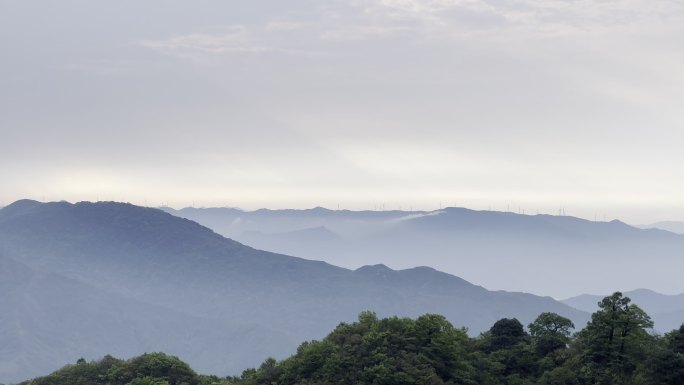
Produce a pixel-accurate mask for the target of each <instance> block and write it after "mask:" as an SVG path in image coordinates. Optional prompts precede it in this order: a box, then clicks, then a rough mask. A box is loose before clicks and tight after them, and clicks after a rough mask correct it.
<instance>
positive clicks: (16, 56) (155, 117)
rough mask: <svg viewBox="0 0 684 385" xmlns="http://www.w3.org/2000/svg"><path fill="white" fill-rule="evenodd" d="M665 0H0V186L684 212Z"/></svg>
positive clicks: (72, 196) (532, 209)
mask: <svg viewBox="0 0 684 385" xmlns="http://www.w3.org/2000/svg"><path fill="white" fill-rule="evenodd" d="M683 47H684V3H682V2H681V0H601V1H592V0H422V1H421V0H330V1H321V0H290V1H281V0H269V1H262V0H231V1H204V0H196V1H187V0H146V1H140V0H118V1H107V2H94V1H92V0H63V1H59V2H58V1H47V0H46V1H32V0H16V1H15V0H0V55H2V57H1V59H2V60H0V180H1V181H2V189H0V205H3V204H9V203H11V202H13V201H14V200H17V199H21V198H31V199H37V200H43V201H46V200H69V201H80V200H117V201H129V202H133V203H137V204H144V205H161V204H167V205H170V206H173V207H183V206H190V205H194V206H237V207H242V208H245V209H256V208H259V207H269V208H286V207H289V208H307V207H314V206H324V207H328V208H337V207H338V205H339V207H341V208H346V209H373V208H374V207H379V206H380V207H382V206H381V205H384V207H385V208H387V209H390V208H392V209H398V208H401V209H414V210H416V209H421V210H431V209H437V208H439V206H463V207H469V208H474V209H494V210H505V209H510V210H511V211H518V210H521V211H522V210H524V211H525V212H526V213H537V212H541V213H557V212H558V210H559V209H560V208H563V209H564V210H565V213H566V214H568V215H575V216H579V217H584V218H591V219H593V218H595V217H597V218H599V219H603V218H606V219H613V218H620V219H622V220H624V221H627V222H630V223H635V224H637V223H651V222H655V221H659V220H684V201H683V200H682V197H683V196H684V168H683V167H682V165H683V164H684V151H682V148H684V108H682V105H681V103H682V100H684V48H683Z"/></svg>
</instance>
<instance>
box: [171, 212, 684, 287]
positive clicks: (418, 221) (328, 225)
mask: <svg viewBox="0 0 684 385" xmlns="http://www.w3.org/2000/svg"><path fill="white" fill-rule="evenodd" d="M164 210H166V211H168V212H171V213H173V214H174V215H178V216H181V217H184V218H189V219H192V220H194V221H197V222H198V223H201V224H203V225H205V226H208V227H210V228H212V229H214V230H215V231H217V232H219V233H221V234H224V235H226V236H230V237H231V238H233V239H236V240H238V241H240V242H243V243H245V244H247V245H250V246H253V247H256V248H261V249H265V250H271V251H275V252H280V253H285V254H290V255H297V256H301V257H307V258H315V259H323V260H325V261H326V262H329V263H332V264H334V265H338V266H344V267H348V268H357V267H359V266H361V265H364V264H366V263H367V262H365V261H368V260H373V261H376V263H383V264H385V265H387V266H391V267H393V268H407V267H411V266H414V265H415V261H416V260H417V258H419V259H420V261H421V264H425V265H428V266H431V267H433V268H436V269H438V270H440V271H444V272H447V273H451V274H454V275H457V276H459V277H462V278H464V279H467V280H469V281H471V282H477V283H478V284H481V285H484V286H485V287H488V288H506V289H508V290H510V289H511V288H514V289H515V290H520V291H525V292H531V293H538V294H542V295H551V296H554V297H556V298H567V297H570V296H573V295H577V294H578V293H577V282H578V280H581V282H582V290H583V291H587V292H598V293H601V292H610V291H612V290H614V288H616V287H620V288H625V289H633V288H637V287H648V288H650V289H654V290H658V291H663V292H680V291H682V290H683V289H682V286H681V283H680V281H681V280H680V277H679V276H680V274H679V271H680V270H684V261H682V259H681V258H680V256H681V255H682V250H684V235H679V234H674V233H671V232H667V231H663V230H658V229H638V228H635V227H632V226H629V225H627V224H625V223H623V222H620V221H617V220H614V221H610V222H604V221H598V222H595V221H588V220H584V219H579V218H574V217H571V216H552V215H522V214H516V213H512V212H495V211H474V210H468V209H463V208H445V209H442V210H435V211H429V212H423V211H420V212H419V211H347V210H337V211H336V210H326V209H323V208H316V209H310V210H257V211H242V210H238V209H230V208H206V209H200V208H185V209H182V210H173V209H169V208H164ZM321 226H324V227H325V229H326V231H325V232H322V231H318V232H316V231H313V230H311V229H316V228H319V227H321ZM302 233H306V234H307V236H308V237H307V242H299V241H298V240H299V239H301V236H302ZM316 233H320V234H321V236H320V237H318V238H316V237H315V234H316ZM331 234H333V235H331ZM663 266H668V268H666V269H663ZM511 272H515V274H512V273H511ZM607 272H610V273H609V274H608V273H607Z"/></svg>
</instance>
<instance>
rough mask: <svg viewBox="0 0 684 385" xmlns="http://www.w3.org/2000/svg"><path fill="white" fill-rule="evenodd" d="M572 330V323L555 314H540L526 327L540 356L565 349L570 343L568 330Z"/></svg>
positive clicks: (573, 325) (573, 326)
mask: <svg viewBox="0 0 684 385" xmlns="http://www.w3.org/2000/svg"><path fill="white" fill-rule="evenodd" d="M574 328H575V324H573V323H572V321H570V320H569V319H567V318H565V317H563V316H561V315H558V314H556V313H542V314H540V315H539V317H537V319H536V320H534V322H532V323H531V324H530V325H529V326H528V329H529V330H530V335H532V338H533V340H534V345H535V350H536V352H537V354H538V355H540V356H546V355H547V354H549V353H552V352H554V351H556V350H558V349H563V348H565V347H566V346H567V345H568V344H569V343H570V330H571V329H574Z"/></svg>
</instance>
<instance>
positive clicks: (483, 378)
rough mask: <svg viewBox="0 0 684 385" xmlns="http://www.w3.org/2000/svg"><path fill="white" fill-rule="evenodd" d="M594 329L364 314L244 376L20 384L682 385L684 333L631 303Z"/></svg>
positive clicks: (563, 322) (129, 371) (102, 375)
mask: <svg viewBox="0 0 684 385" xmlns="http://www.w3.org/2000/svg"><path fill="white" fill-rule="evenodd" d="M598 305H599V306H598V310H597V311H596V312H595V313H593V314H592V316H591V321H590V322H589V323H587V325H586V327H584V328H582V329H581V330H579V331H578V332H577V333H573V332H574V331H575V325H574V324H573V322H572V321H571V320H569V319H567V318H565V317H562V316H560V315H558V314H555V313H548V312H547V313H542V314H540V315H539V316H538V317H536V319H535V320H534V321H533V322H531V323H530V324H529V325H527V326H526V327H525V326H524V325H523V324H522V323H521V322H520V321H518V320H517V319H515V318H512V319H511V318H503V319H500V320H498V321H496V322H495V323H494V324H493V325H492V326H491V327H490V328H489V330H487V331H486V332H485V333H482V334H481V335H479V336H477V337H474V338H472V337H469V336H468V335H467V333H466V332H465V330H463V329H459V328H456V327H454V326H453V325H452V324H451V323H450V322H449V321H448V320H447V319H446V318H445V317H443V316H441V315H437V314H425V315H421V316H420V317H417V318H416V319H411V318H400V317H389V318H383V319H379V318H378V317H377V316H376V314H375V313H372V312H363V313H361V314H360V315H359V317H358V321H356V322H353V323H342V324H340V325H339V326H337V327H336V328H335V329H334V330H333V331H332V332H331V333H330V334H328V335H327V336H326V337H325V338H323V339H322V340H320V341H309V342H305V343H303V344H301V345H300V346H299V348H298V349H297V352H296V354H294V355H292V356H291V357H289V358H287V359H285V360H282V361H277V360H275V359H272V358H269V359H266V360H265V361H264V362H263V363H262V364H261V365H260V366H259V367H258V368H257V369H248V370H245V371H244V372H243V373H242V375H241V376H239V377H238V376H230V377H224V378H219V377H215V376H202V375H197V374H196V373H195V372H194V371H193V370H192V369H190V367H189V366H188V365H187V364H185V363H184V362H182V361H180V360H179V359H178V358H176V357H172V356H167V355H165V354H163V353H153V354H145V355H143V356H140V357H135V358H133V359H130V360H127V361H122V360H118V359H115V358H112V357H111V356H106V357H104V358H103V359H101V360H99V361H93V362H90V363H88V362H86V361H85V360H82V359H81V360H78V362H77V363H76V364H72V365H68V366H66V367H64V368H63V369H61V370H58V371H56V372H54V373H52V374H50V375H48V376H45V377H39V378H36V379H34V380H30V381H26V382H24V383H22V385H79V384H83V385H182V384H185V385H209V384H212V385H309V384H311V385H313V384H316V385H328V384H330V385H332V384H387V385H447V384H453V385H456V384H461V385H563V384H566V385H616V384H620V385H637V384H638V385H665V384H666V385H681V384H684V325H681V327H679V328H678V329H676V330H673V331H671V332H669V333H667V334H665V335H664V336H659V335H653V334H650V333H649V328H650V327H651V326H652V322H651V320H650V318H649V316H648V314H646V313H645V312H644V311H643V310H642V309H641V308H639V307H638V306H637V305H635V304H633V303H631V300H630V298H628V297H625V296H623V295H622V294H621V293H619V292H616V293H614V294H613V295H610V296H607V297H605V298H603V299H602V300H601V301H600V303H599V304H598Z"/></svg>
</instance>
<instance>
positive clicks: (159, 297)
mask: <svg viewBox="0 0 684 385" xmlns="http://www.w3.org/2000/svg"><path fill="white" fill-rule="evenodd" d="M0 254H1V255H2V256H3V258H4V260H5V261H8V262H7V263H6V265H7V266H10V267H7V268H5V267H4V266H5V264H3V272H5V273H4V275H3V279H2V281H0V282H3V283H2V284H3V285H5V284H6V285H13V286H12V288H10V289H8V292H10V291H11V292H13V293H16V294H15V295H13V296H3V300H8V301H14V302H11V303H8V304H7V305H6V306H8V307H10V308H12V309H14V312H15V313H16V314H15V315H14V316H12V317H9V316H7V315H3V317H2V318H0V331H1V332H0V333H1V334H0V335H3V336H5V338H9V337H8V336H15V335H29V336H30V335H34V336H36V337H35V338H32V339H30V340H29V341H37V342H35V343H16V344H15V345H14V347H13V348H11V349H10V348H8V349H3V350H1V352H2V356H0V362H15V361H16V360H14V358H12V357H14V356H18V357H26V360H24V361H19V362H18V363H16V364H12V365H10V366H3V368H4V369H3V371H2V372H0V382H2V381H8V380H11V379H15V378H18V377H23V378H26V377H29V376H30V374H31V373H34V370H37V369H40V370H41V371H44V370H45V367H47V366H49V365H53V366H54V367H57V366H59V365H62V364H63V363H64V358H65V357H72V358H73V357H75V356H76V355H79V356H81V355H82V356H87V357H86V358H87V359H92V358H97V356H98V354H104V353H105V352H107V353H117V354H120V355H131V354H133V353H142V352H144V351H158V350H164V351H168V352H170V353H173V354H176V355H179V356H180V357H182V358H184V359H186V360H188V361H189V362H190V363H191V364H192V365H193V366H194V367H197V368H198V369H200V370H202V371H208V372H212V373H219V374H221V373H223V374H236V373H238V372H239V371H240V370H242V369H244V368H245V367H247V366H255V365H257V364H259V363H260V362H261V361H263V359H264V358H265V356H264V354H265V352H267V351H268V352H270V354H274V355H280V357H283V356H285V355H286V354H288V353H291V352H293V351H294V349H295V348H296V343H297V342H298V341H302V340H310V339H315V338H321V337H322V336H324V335H325V333H326V332H327V331H328V330H330V329H331V328H333V327H334V326H336V325H337V324H338V323H339V322H340V321H351V320H354V319H355V318H356V316H357V315H358V314H359V313H360V312H362V311H364V310H374V311H376V312H377V313H378V315H379V316H388V315H399V316H418V315H421V314H424V313H428V312H432V313H441V314H444V315H445V316H446V317H447V318H448V319H449V320H450V321H451V322H453V323H454V325H456V326H459V327H460V326H465V327H468V328H469V330H470V333H471V334H477V333H479V332H481V331H483V330H486V329H488V328H489V327H490V326H491V325H492V324H493V323H494V322H495V321H496V320H498V319H500V318H503V317H516V318H518V319H520V320H521V322H523V323H528V322H530V321H532V320H533V319H534V318H535V317H536V316H537V315H538V314H540V313H541V312H544V311H553V312H557V313H559V314H562V315H564V316H566V317H569V318H571V319H573V320H574V321H575V323H576V325H578V326H579V325H583V324H584V322H585V321H586V320H587V319H588V314H587V313H584V312H582V311H579V310H576V309H573V308H572V307H570V306H567V305H565V304H561V303H559V302H557V301H555V300H553V299H552V298H550V297H539V296H534V295H531V294H525V293H509V292H500V291H499V292H492V291H488V290H486V289H484V288H482V287H480V286H476V285H473V284H471V283H469V282H467V281H465V280H463V279H461V278H458V277H456V276H453V275H450V274H446V273H442V272H439V271H436V270H434V269H432V268H428V267H417V268H411V269H405V270H399V271H397V270H392V269H390V268H388V267H386V266H384V265H372V266H365V267H362V268H359V269H356V270H349V269H345V268H340V267H336V266H333V265H330V264H327V263H324V262H320V261H312V260H306V259H301V258H296V257H291V256H285V255H280V254H275V253H271V252H266V251H260V250H256V249H253V248H251V247H248V246H245V245H242V244H240V243H238V242H236V241H233V240H230V239H227V238H224V237H223V236H221V235H218V234H216V233H215V232H213V231H212V230H210V229H208V228H206V227H203V226H201V225H199V224H197V223H195V222H192V221H190V220H187V219H182V218H179V217H176V216H172V215H170V214H168V213H165V212H163V211H161V210H157V209H151V208H142V207H137V206H133V205H130V204H122V203H114V202H99V203H89V202H81V203H77V204H70V203H67V202H55V203H39V202H34V201H19V202H16V203H14V204H12V205H9V206H7V207H5V208H3V209H2V210H0ZM14 270H18V271H24V273H22V274H25V275H26V277H36V278H35V279H34V278H31V279H29V278H22V279H16V277H21V275H20V274H18V273H14V272H13V271H14ZM37 272H38V273H37ZM41 277H52V278H50V279H49V280H48V281H43V280H42V279H43V278H41ZM34 281H35V282H42V283H41V285H38V286H36V285H33V284H30V285H25V283H26V282H34ZM37 288H40V289H41V290H42V291H40V293H44V295H43V294H40V295H38V294H35V297H37V298H43V299H42V300H41V301H37V302H36V301H34V300H33V299H31V298H33V296H34V295H33V294H31V295H29V296H27V294H26V290H29V289H30V290H37ZM84 296H85V298H84ZM33 303H36V306H34V307H30V306H29V305H31V304H33ZM12 304H14V305H12ZM16 304H22V306H16ZM81 305H82V306H81ZM41 309H49V311H47V310H45V311H43V310H41ZM60 309H68V314H69V317H70V318H68V321H65V322H63V323H60V324H59V325H53V324H51V322H56V321H55V320H59V319H61V317H62V315H61V313H60ZM138 315H139V316H138ZM17 317H19V318H20V319H23V320H34V321H35V322H28V321H27V322H22V323H20V324H21V325H22V326H21V333H24V334H20V333H19V331H18V330H16V329H13V328H15V325H17V322H16V319H18V318H17ZM88 320H95V321H96V322H95V324H94V325H90V324H89V323H87V321H88ZM99 320H102V322H97V321H99ZM69 328H72V329H74V330H75V331H69V330H70V329H69ZM67 329H68V330H67ZM46 331H54V334H53V335H49V334H46V333H43V332H46ZM257 335H260V336H267V337H265V338H264V339H262V340H259V339H258V338H256V336H257ZM134 336H144V338H139V339H136V338H133V337H134ZM4 342H5V341H3V344H0V345H4ZM38 342H40V343H38ZM112 343H117V344H120V345H116V346H120V348H119V350H117V349H113V348H112V347H111V346H110V344H112ZM44 345H46V346H44ZM51 352H54V353H51ZM56 355H61V357H60V359H56V358H55V357H56ZM33 357H40V359H41V360H43V361H42V362H43V363H42V364H41V365H40V368H39V367H38V365H33V363H32V362H31V360H32V358H33ZM216 357H229V358H230V357H233V358H232V359H222V360H220V361H219V360H218V359H217V358H216ZM238 357H239V358H238ZM13 360H14V361H13ZM36 360H37V358H36Z"/></svg>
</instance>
